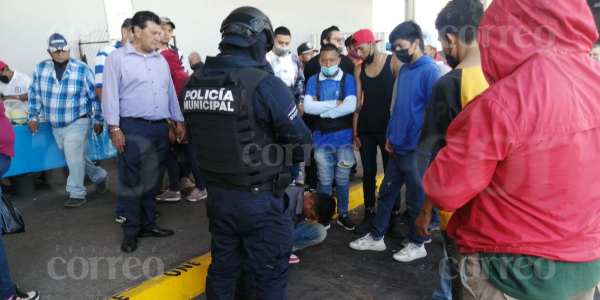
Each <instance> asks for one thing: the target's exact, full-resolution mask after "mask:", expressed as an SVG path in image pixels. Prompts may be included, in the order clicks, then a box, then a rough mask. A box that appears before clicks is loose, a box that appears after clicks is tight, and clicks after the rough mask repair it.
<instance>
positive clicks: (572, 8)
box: [479, 0, 598, 83]
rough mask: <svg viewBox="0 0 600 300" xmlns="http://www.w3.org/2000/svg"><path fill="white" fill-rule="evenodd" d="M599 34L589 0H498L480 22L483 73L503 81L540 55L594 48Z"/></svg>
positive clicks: (489, 77) (494, 79)
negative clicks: (522, 65) (587, 1)
mask: <svg viewBox="0 0 600 300" xmlns="http://www.w3.org/2000/svg"><path fill="white" fill-rule="evenodd" d="M596 40H598V32H597V30H596V24H595V22H594V18H593V17H592V13H591V10H590V8H589V7H588V5H587V3H586V1H584V0H569V1H549V0H544V1H542V0H536V1H532V0H494V1H493V2H492V4H491V5H490V6H489V7H488V9H487V11H486V12H485V14H484V16H483V19H482V20H481V23H480V25H479V48H480V51H481V63H482V68H483V74H484V75H485V77H486V80H488V82H490V79H491V78H492V81H495V82H498V81H499V80H501V79H502V78H505V77H507V76H508V75H510V74H512V73H513V72H514V71H515V70H516V69H518V68H519V67H520V66H521V64H523V63H524V62H525V61H529V60H532V59H534V58H535V57H536V56H544V55H548V56H556V55H558V56H561V55H571V54H577V53H589V52H590V50H591V49H592V45H593V44H594V42H595V41H596ZM490 83H493V82H490Z"/></svg>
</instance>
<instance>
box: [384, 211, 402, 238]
mask: <svg viewBox="0 0 600 300" xmlns="http://www.w3.org/2000/svg"><path fill="white" fill-rule="evenodd" d="M401 219H402V217H401V216H399V215H393V214H392V217H391V218H390V227H389V228H388V231H387V232H388V236H389V237H391V238H395V239H403V238H405V237H406V234H405V233H404V230H403V229H402V222H401V221H400V220H401Z"/></svg>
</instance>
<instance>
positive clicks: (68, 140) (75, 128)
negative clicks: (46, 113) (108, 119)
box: [52, 118, 106, 199]
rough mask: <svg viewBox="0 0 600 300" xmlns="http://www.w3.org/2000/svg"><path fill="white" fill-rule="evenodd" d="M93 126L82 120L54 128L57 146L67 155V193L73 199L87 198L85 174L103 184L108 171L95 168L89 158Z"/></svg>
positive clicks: (88, 121)
mask: <svg viewBox="0 0 600 300" xmlns="http://www.w3.org/2000/svg"><path fill="white" fill-rule="evenodd" d="M91 124H92V120H91V119H88V118H81V119H78V120H77V121H75V122H73V123H71V124H70V125H68V126H65V127H53V128H52V133H53V135H54V139H55V140H56V144H57V145H58V148H59V149H60V150H61V151H63V152H64V153H65V159H66V160H67V166H68V167H69V177H68V178H67V192H69V193H70V194H71V198H77V199H84V198H85V186H83V179H84V177H85V174H87V175H88V176H89V177H90V179H91V180H92V181H93V182H95V183H100V182H102V180H104V178H105V177H106V171H104V169H102V168H100V167H97V166H95V165H94V163H93V162H92V161H91V160H90V158H89V157H88V156H87V152H86V148H87V143H88V140H89V137H90V131H91V126H92V125H91Z"/></svg>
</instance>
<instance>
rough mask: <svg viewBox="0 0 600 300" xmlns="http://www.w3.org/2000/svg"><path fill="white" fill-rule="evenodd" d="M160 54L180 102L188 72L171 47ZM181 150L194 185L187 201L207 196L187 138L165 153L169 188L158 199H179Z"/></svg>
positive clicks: (192, 148)
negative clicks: (165, 62) (165, 61)
mask: <svg viewBox="0 0 600 300" xmlns="http://www.w3.org/2000/svg"><path fill="white" fill-rule="evenodd" d="M160 54H161V55H162V56H164V58H165V59H166V60H167V63H168V64H169V70H170V71H171V78H172V79H173V85H174V86H175V91H176V92H177V98H178V99H179V102H181V98H180V96H181V88H182V87H183V83H184V82H185V80H186V79H187V78H188V74H187V73H186V72H185V71H183V69H182V68H181V61H180V60H179V57H178V56H177V54H176V53H175V51H173V50H172V49H168V50H164V51H162V52H160ZM180 152H183V154H184V156H185V160H186V161H187V162H188V164H189V166H190V169H191V171H192V174H193V175H194V180H195V181H196V186H195V187H194V189H193V190H192V192H191V193H190V194H189V195H188V196H187V197H186V199H187V200H188V201H192V202H195V201H199V200H202V199H205V198H206V196H207V193H206V188H205V187H204V185H203V183H202V177H201V176H200V168H199V167H198V160H197V159H196V152H195V151H194V147H192V145H190V144H188V141H187V139H186V140H184V141H182V142H181V143H177V142H176V141H175V143H173V144H172V145H171V151H169V154H168V155H167V173H168V174H169V189H168V190H166V191H164V192H163V193H162V194H160V195H158V196H156V200H158V201H179V200H181V192H180V191H179V164H178V162H177V156H179V153H180Z"/></svg>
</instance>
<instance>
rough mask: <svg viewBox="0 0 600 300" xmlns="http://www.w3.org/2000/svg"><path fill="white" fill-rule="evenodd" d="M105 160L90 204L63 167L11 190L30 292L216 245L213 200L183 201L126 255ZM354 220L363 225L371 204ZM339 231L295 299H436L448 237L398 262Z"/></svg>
mask: <svg viewBox="0 0 600 300" xmlns="http://www.w3.org/2000/svg"><path fill="white" fill-rule="evenodd" d="M102 166H103V167H104V168H106V169H107V170H108V171H109V172H110V182H109V185H110V191H109V192H108V193H107V194H103V195H97V194H93V190H94V189H95V184H93V183H91V182H89V181H88V182H86V185H87V187H88V193H89V194H88V197H87V201H88V202H87V203H86V204H84V205H83V206H81V207H79V208H76V209H69V210H67V209H64V208H63V207H62V204H63V202H64V201H66V200H67V198H68V194H67V193H66V192H65V190H64V188H65V183H66V174H67V172H66V170H64V169H59V170H54V171H53V180H52V181H51V183H50V184H49V185H40V184H39V182H38V185H37V187H36V191H35V193H34V195H32V196H30V197H17V196H14V195H11V194H12V191H11V189H10V188H7V189H5V190H4V192H5V195H7V196H9V199H10V200H11V201H12V202H13V204H14V205H15V206H16V207H17V208H18V209H19V210H20V211H21V213H22V214H23V216H24V218H25V221H26V226H27V227H26V230H27V232H26V233H22V234H16V235H7V236H4V237H3V238H4V244H5V248H6V251H7V255H8V259H9V264H10V271H11V276H12V278H13V281H14V283H16V284H18V285H19V286H20V287H21V288H22V289H23V290H31V289H36V290H38V291H39V292H40V293H41V295H42V299H61V300H62V299H66V300H71V299H72V300H87V299H106V298H108V297H110V296H112V295H115V294H117V293H119V292H122V291H124V290H126V289H128V288H131V287H133V286H135V285H137V284H139V283H141V282H143V281H144V280H146V279H149V278H151V277H154V276H156V275H158V274H160V273H162V271H167V270H169V269H171V268H174V267H176V266H178V265H179V264H181V263H183V262H185V261H187V260H189V259H191V258H194V257H197V256H200V255H202V254H205V253H207V252H209V251H210V234H209V232H208V230H207V227H208V222H207V219H206V214H205V208H204V203H203V202H199V203H190V202H185V201H181V202H178V203H170V204H159V205H158V206H157V210H159V211H161V212H162V214H163V215H162V216H161V217H160V218H159V219H158V224H159V226H161V227H163V228H169V229H173V230H174V231H175V233H176V234H175V235H174V236H172V237H169V238H162V239H157V238H147V239H142V240H140V243H139V246H140V249H139V250H138V251H136V252H134V253H132V254H124V253H121V252H120V250H119V246H120V243H121V240H122V236H123V235H122V231H121V228H120V226H119V224H118V223H116V222H115V214H114V209H115V206H116V186H117V184H116V183H117V178H116V175H117V172H116V164H115V161H114V160H105V161H103V162H102ZM359 166H360V164H359ZM379 169H380V171H382V168H381V164H380V166H379ZM361 173H362V172H361V170H360V168H359V172H358V176H357V180H356V181H355V182H354V184H359V183H360V182H361V179H362V178H361V177H362V176H361ZM185 192H186V190H184V191H183V193H184V196H185ZM351 217H352V218H353V219H354V220H355V222H357V223H358V222H359V221H360V220H361V218H362V207H361V208H359V209H357V210H355V211H354V212H352V213H351ZM331 227H332V228H331V229H330V230H329V233H328V237H327V239H326V240H325V241H324V242H323V243H322V244H321V245H317V246H315V247H311V248H308V249H305V250H303V251H298V252H297V253H296V254H297V255H298V256H299V257H300V263H299V264H297V265H292V266H291V267H290V268H291V278H290V283H289V286H288V292H289V298H290V299H292V300H294V299H323V300H326V299H332V300H333V299H336V300H337V299H344V300H346V299H350V300H354V299H356V300H359V299H361V300H362V299H365V300H366V299H377V300H388V299H390V300H391V299H403V300H404V299H408V300H410V299H431V293H432V292H433V290H434V289H435V287H436V286H437V283H438V275H437V274H438V273H437V266H438V263H439V261H440V260H441V259H442V252H441V247H442V246H441V244H442V241H441V237H440V236H439V233H438V234H436V236H435V237H434V239H433V242H432V243H431V244H428V245H427V246H426V247H427V251H428V256H427V257H426V258H424V259H420V260H417V261H414V262H411V263H399V262H396V261H394V260H393V259H392V255H393V254H394V253H395V252H396V251H398V250H400V249H401V246H400V242H401V241H400V240H394V239H386V244H387V246H388V249H387V250H386V251H383V252H370V251H367V252H365V251H355V250H352V249H350V248H349V247H348V243H349V242H351V241H352V240H354V239H356V238H358V237H359V236H358V235H355V234H353V233H352V232H348V231H345V230H343V229H342V228H341V227H339V226H338V225H336V224H333V223H332V226H331ZM165 299H168V300H178V299H169V298H168V295H165ZM196 299H205V296H203V295H202V296H200V297H197V298H196ZM595 299H596V300H600V296H598V295H597V296H596V298H595Z"/></svg>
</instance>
